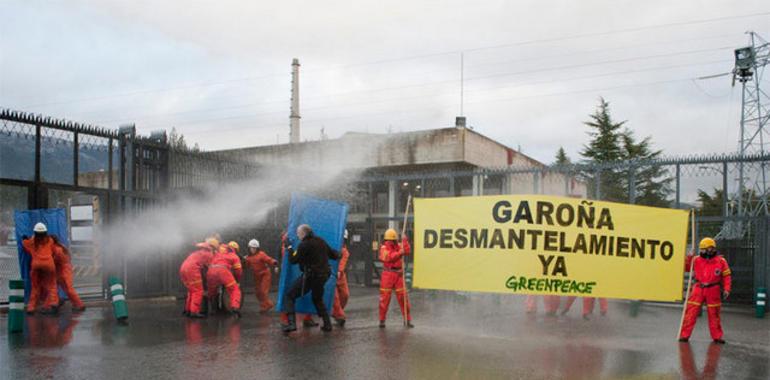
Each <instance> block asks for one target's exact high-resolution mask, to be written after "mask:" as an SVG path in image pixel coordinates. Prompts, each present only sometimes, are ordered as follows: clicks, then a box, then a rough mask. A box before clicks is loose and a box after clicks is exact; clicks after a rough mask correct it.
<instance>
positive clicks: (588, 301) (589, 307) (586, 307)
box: [561, 296, 609, 319]
mask: <svg viewBox="0 0 770 380" xmlns="http://www.w3.org/2000/svg"><path fill="white" fill-rule="evenodd" d="M575 299H577V297H575V296H568V297H567V298H566V300H565V302H564V308H563V309H562V310H561V315H564V314H567V313H569V310H570V308H572V304H574V303H575ZM595 300H596V298H592V297H584V298H583V319H590V317H589V316H590V315H591V314H593V312H594V303H595ZM608 307H609V305H608V304H607V299H606V298H599V313H601V315H602V317H603V316H605V315H607V309H608Z"/></svg>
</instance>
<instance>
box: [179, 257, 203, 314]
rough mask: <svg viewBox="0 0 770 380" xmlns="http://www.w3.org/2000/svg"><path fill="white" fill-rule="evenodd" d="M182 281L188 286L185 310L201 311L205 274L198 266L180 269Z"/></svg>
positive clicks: (191, 311)
mask: <svg viewBox="0 0 770 380" xmlns="http://www.w3.org/2000/svg"><path fill="white" fill-rule="evenodd" d="M179 277H180V278H181V279H182V283H183V284H184V286H185V287H187V299H186V300H185V304H184V310H185V311H187V312H190V313H200V312H201V303H203V276H202V275H201V272H200V270H198V269H197V268H192V269H188V270H185V269H182V270H180V271H179Z"/></svg>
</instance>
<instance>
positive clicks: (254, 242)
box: [249, 239, 259, 248]
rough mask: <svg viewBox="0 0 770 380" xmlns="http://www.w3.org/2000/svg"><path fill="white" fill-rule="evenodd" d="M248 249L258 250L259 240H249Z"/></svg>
mask: <svg viewBox="0 0 770 380" xmlns="http://www.w3.org/2000/svg"><path fill="white" fill-rule="evenodd" d="M249 248H259V240H257V239H251V240H249Z"/></svg>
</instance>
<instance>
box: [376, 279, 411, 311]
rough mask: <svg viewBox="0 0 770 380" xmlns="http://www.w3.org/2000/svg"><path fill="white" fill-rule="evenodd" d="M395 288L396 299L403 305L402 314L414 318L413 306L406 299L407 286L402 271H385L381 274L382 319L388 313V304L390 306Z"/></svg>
mask: <svg viewBox="0 0 770 380" xmlns="http://www.w3.org/2000/svg"><path fill="white" fill-rule="evenodd" d="M393 290H395V291H396V299H397V300H398V305H399V306H400V307H401V314H402V315H404V314H405V315H406V316H407V318H406V319H407V320H408V321H411V320H412V308H411V307H410V305H409V302H408V301H407V299H406V286H405V284H404V276H403V275H402V273H401V272H391V271H383V272H382V276H380V320H381V321H384V320H385V317H387V315H388V306H390V296H391V293H392V292H393Z"/></svg>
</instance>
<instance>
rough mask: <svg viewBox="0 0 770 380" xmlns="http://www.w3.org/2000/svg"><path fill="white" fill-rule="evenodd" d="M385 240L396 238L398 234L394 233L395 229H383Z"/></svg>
mask: <svg viewBox="0 0 770 380" xmlns="http://www.w3.org/2000/svg"><path fill="white" fill-rule="evenodd" d="M385 240H398V234H397V233H396V230H394V229H392V228H388V230H387V231H385Z"/></svg>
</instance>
